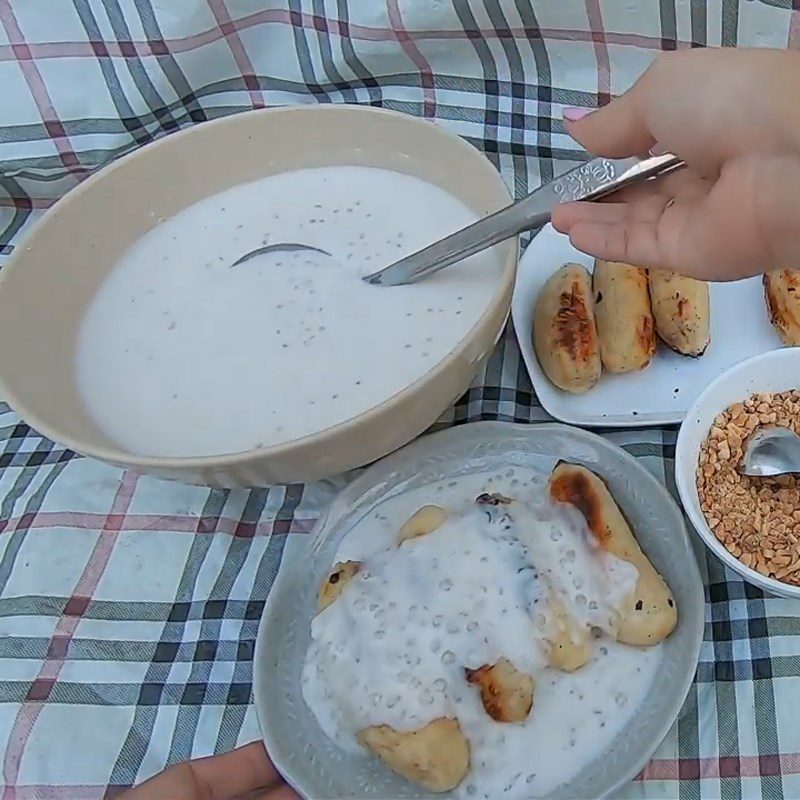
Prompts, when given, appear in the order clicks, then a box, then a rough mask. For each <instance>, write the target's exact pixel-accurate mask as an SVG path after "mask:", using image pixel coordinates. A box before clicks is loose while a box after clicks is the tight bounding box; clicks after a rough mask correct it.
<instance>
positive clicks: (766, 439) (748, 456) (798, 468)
mask: <svg viewBox="0 0 800 800" xmlns="http://www.w3.org/2000/svg"><path fill="white" fill-rule="evenodd" d="M739 472H740V473H741V474H742V475H750V476H753V477H757V478H770V477H774V476H776V475H788V474H791V473H800V436H798V435H797V434H796V433H795V432H794V431H793V430H791V429H790V428H783V427H780V426H779V425H769V426H764V427H762V428H758V429H757V430H756V431H754V432H753V434H752V435H751V436H749V437H748V439H747V441H746V442H745V449H744V458H742V463H741V464H740V466H739Z"/></svg>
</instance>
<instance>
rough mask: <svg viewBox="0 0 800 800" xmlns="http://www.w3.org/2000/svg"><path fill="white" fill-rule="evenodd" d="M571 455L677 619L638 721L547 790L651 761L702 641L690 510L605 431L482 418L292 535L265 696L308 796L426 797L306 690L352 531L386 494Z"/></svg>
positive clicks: (267, 735) (262, 703)
mask: <svg viewBox="0 0 800 800" xmlns="http://www.w3.org/2000/svg"><path fill="white" fill-rule="evenodd" d="M562 458H566V459H569V460H570V461H575V462H577V463H581V464H584V465H585V466H587V467H588V468H589V469H591V470H593V471H595V472H596V473H597V474H599V475H600V476H602V478H603V479H604V480H605V481H606V483H607V484H608V487H609V489H610V490H611V492H612V494H613V495H614V497H615V498H616V500H617V502H618V503H619V505H620V507H621V508H622V510H623V512H624V513H625V515H626V516H627V518H628V519H629V521H630V522H631V525H632V527H633V528H634V530H635V531H636V533H637V537H638V539H639V543H640V544H641V546H642V549H643V550H644V551H645V552H646V553H647V555H648V556H649V557H650V559H651V560H652V562H653V564H654V565H655V567H656V568H657V569H658V570H659V571H660V572H661V574H662V575H663V576H664V578H665V579H666V581H667V583H668V584H669V586H670V588H671V589H672V592H673V594H674V595H675V598H676V600H677V603H678V611H679V622H678V627H677V629H676V630H675V632H674V633H673V634H672V636H670V637H669V639H667V641H666V642H665V643H664V656H663V668H662V670H661V672H660V673H659V676H658V679H657V680H658V684H657V686H656V687H654V690H653V691H652V692H651V694H650V697H649V698H648V700H647V703H646V704H645V705H644V706H643V707H642V708H641V712H640V713H639V714H638V715H637V716H636V718H635V721H634V722H632V723H631V724H630V725H629V726H628V727H627V728H625V729H624V730H623V731H622V732H621V733H620V734H619V735H618V736H617V737H616V738H615V739H614V740H613V742H612V743H611V746H610V747H609V748H608V749H607V750H606V751H605V752H603V753H602V754H601V755H600V756H598V758H597V759H596V760H595V761H594V762H593V763H592V764H590V765H588V766H587V767H586V768H585V769H584V770H582V771H581V772H580V773H579V774H578V775H576V776H575V777H574V778H573V780H571V781H570V782H569V783H568V784H565V785H563V786H562V787H560V788H559V789H558V790H557V791H556V792H555V793H553V794H552V795H550V796H549V797H572V798H574V797H603V796H607V795H608V794H610V793H611V792H614V791H615V790H617V789H619V788H620V787H621V786H623V785H624V784H625V783H626V782H627V781H629V780H631V779H632V778H633V777H635V775H636V774H637V773H638V772H639V771H640V770H641V769H642V767H643V766H644V765H645V763H646V762H647V760H648V759H649V757H650V756H651V755H652V753H653V751H654V750H655V749H656V747H657V746H658V745H659V743H660V742H661V740H662V739H663V738H664V736H666V734H667V731H668V730H669V728H670V726H671V725H672V723H673V722H674V720H675V718H676V716H677V715H678V712H679V710H680V708H681V705H682V704H683V701H684V699H685V697H686V693H687V692H688V690H689V686H690V685H691V682H692V679H693V677H694V673H695V667H696V666H697V659H698V655H699V651H700V643H701V641H702V638H703V619H704V610H703V585H702V581H701V578H700V572H699V570H698V568H697V562H696V560H695V557H694V553H693V552H692V549H691V546H690V544H689V539H688V537H687V534H686V528H685V527H684V523H683V516H682V514H681V512H680V510H679V509H678V506H677V505H676V504H675V502H674V501H673V500H672V498H671V497H670V496H669V494H668V493H667V492H666V490H665V489H664V487H663V486H662V485H661V484H660V483H659V482H658V481H657V480H656V479H655V478H654V477H653V476H652V475H651V474H650V473H649V472H648V471H647V470H646V469H645V468H644V467H643V466H641V465H640V464H638V463H637V462H636V459H634V458H633V457H632V456H630V455H628V454H627V453H625V452H624V451H623V450H621V449H620V448H619V447H616V446H615V445H613V444H611V443H610V442H607V441H606V440H604V439H601V438H600V437H599V436H595V435H594V434H591V433H587V432H586V431H582V430H580V429H577V428H570V427H567V426H564V425H550V424H548V425H510V424H505V423H500V422H480V423H475V424H473V425H465V426H462V427H458V428H451V429H449V430H446V431H443V432H441V433H437V434H434V435H432V436H428V437H426V438H423V439H420V440H418V441H416V442H414V443H413V444H410V445H408V446H407V447H405V448H403V449H402V450H400V451H398V452H396V453H394V454H393V455H391V456H389V457H387V458H385V459H383V460H382V461H380V462H378V463H377V464H375V465H373V466H372V467H370V468H369V469H368V470H366V471H365V472H364V473H363V474H362V475H361V476H360V477H359V478H357V479H356V480H355V481H354V482H353V483H351V484H350V485H349V486H348V487H347V488H346V489H344V491H342V492H341V494H340V495H339V496H338V497H337V498H336V499H335V500H334V502H333V503H332V505H331V507H330V509H329V510H328V513H327V515H326V516H325V517H323V518H322V519H320V521H319V522H318V523H317V525H316V527H315V529H314V532H313V533H312V534H311V535H310V536H308V537H302V536H293V537H290V539H289V541H288V542H287V546H286V550H285V551H284V555H283V566H282V568H281V571H280V573H279V575H278V579H277V580H276V582H275V585H274V587H273V589H272V592H271V593H270V596H269V599H268V602H267V604H266V607H265V608H264V616H263V618H262V620H261V627H260V630H259V634H258V642H257V644H256V660H255V675H254V688H255V704H256V710H257V712H258V716H259V720H260V722H261V729H262V731H263V734H264V741H265V743H266V745H267V748H268V750H269V752H270V754H271V755H272V758H273V760H274V762H275V765H276V766H277V767H278V769H279V770H280V771H281V772H282V773H283V775H284V776H285V777H286V779H287V780H288V781H289V783H290V784H292V786H294V787H295V789H297V791H299V792H300V793H301V794H302V795H303V796H304V797H307V798H315V800H317V799H318V800H321V799H322V798H331V799H333V798H337V800H338V799H339V798H342V799H343V798H353V800H355V798H359V800H360V798H376V800H377V799H378V798H380V800H385V799H386V798H420V797H423V796H424V794H423V793H422V791H421V790H418V789H417V788H416V787H414V786H413V785H412V784H410V783H408V782H407V781H405V780H403V779H402V778H400V777H398V776H396V775H394V774H393V773H391V772H389V771H388V770H387V769H385V768H384V767H383V766H382V765H381V764H380V763H379V762H378V760H377V759H374V758H371V757H369V756H367V755H365V756H363V757H361V756H353V755H349V754H346V753H343V752H341V751H340V750H339V749H338V748H337V747H335V746H334V745H333V744H332V742H330V740H329V739H327V737H326V736H325V734H324V733H323V732H322V730H321V729H320V727H319V726H318V725H317V722H316V720H315V718H314V716H313V714H312V713H311V712H310V710H309V709H308V708H307V707H306V705H305V703H304V701H303V698H302V695H301V693H300V669H301V666H302V663H303V659H304V657H305V652H306V648H307V647H308V642H309V636H310V633H309V631H310V623H311V619H312V617H313V615H314V612H315V608H316V595H317V587H318V586H319V584H320V582H321V581H322V579H323V578H324V577H325V575H327V572H328V570H329V568H330V566H331V564H332V562H333V558H334V555H335V553H336V549H337V547H338V545H339V542H340V540H341V539H342V537H343V536H344V534H345V533H346V532H347V531H348V530H349V529H350V528H351V527H352V525H353V524H354V523H355V522H356V521H357V520H359V519H360V518H361V517H362V516H364V515H365V514H367V513H368V512H369V511H370V510H371V509H372V508H373V507H374V506H375V505H377V504H378V503H380V502H381V501H382V500H384V499H386V497H388V496H391V495H393V494H397V493H399V492H402V491H404V490H406V489H410V488H415V487H418V486H423V485H425V484H428V483H432V482H434V481H437V480H441V479H443V478H447V477H449V476H457V475H461V474H466V473H474V472H476V471H484V470H488V469H491V468H492V467H493V466H495V465H497V466H500V465H504V466H511V465H519V466H531V467H534V468H537V467H538V468H539V469H541V470H543V471H545V472H549V471H550V470H551V469H552V468H553V466H554V465H555V463H556V461H558V460H559V459H562ZM440 796H441V795H440ZM444 796H445V797H446V796H447V795H444Z"/></svg>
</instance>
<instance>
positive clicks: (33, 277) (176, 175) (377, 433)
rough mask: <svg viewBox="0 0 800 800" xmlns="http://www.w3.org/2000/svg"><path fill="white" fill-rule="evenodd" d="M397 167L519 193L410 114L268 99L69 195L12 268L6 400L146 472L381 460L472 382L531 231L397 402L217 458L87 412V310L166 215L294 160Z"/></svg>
mask: <svg viewBox="0 0 800 800" xmlns="http://www.w3.org/2000/svg"><path fill="white" fill-rule="evenodd" d="M336 164H357V165H363V166H373V167H384V168H388V169H394V170H397V171H399V172H405V173H408V174H411V175H416V176H418V177H421V178H424V179H425V180H427V181H430V182H432V183H435V184H438V185H439V186H440V187H442V188H443V189H445V190H447V191H449V192H450V193H451V194H453V195H455V196H456V197H458V198H460V199H461V200H462V201H463V202H465V203H466V204H467V205H468V206H470V207H471V208H472V209H473V210H474V211H475V212H476V213H478V214H481V215H486V214H488V213H491V212H493V211H496V210H497V209H499V208H501V207H502V206H504V205H507V204H508V203H509V202H510V197H509V194H508V190H507V189H506V187H505V185H504V184H503V182H502V180H501V178H500V176H499V174H498V173H497V171H496V170H495V169H494V167H493V166H492V165H491V164H490V163H489V161H487V160H486V158H484V156H482V155H481V154H480V153H479V152H478V151H477V150H475V149H474V148H473V147H471V146H470V145H469V144H467V143H466V142H465V141H463V140H462V139H459V138H458V137H456V136H453V135H451V134H448V133H445V132H444V131H442V130H441V129H440V128H438V127H437V126H436V125H434V124H431V123H428V122H422V121H420V120H417V119H414V118H412V117H408V116H405V115H402V114H396V113H392V112H387V111H382V110H377V109H371V108H359V107H355V106H353V107H348V106H314V107H306V108H292V109H274V110H272V109H271V110H267V111H253V112H247V113H243V114H237V115H234V116H230V117H226V118H224V119H220V120H217V121H214V122H208V123H205V124H203V125H199V126H197V127H195V128H192V129H190V130H187V131H185V132H182V133H177V134H174V135H172V136H168V137H166V138H165V139H162V140H161V141H159V142H157V143H155V144H151V145H148V146H147V147H145V148H143V149H141V150H138V151H137V152H135V153H133V154H131V155H129V156H127V157H125V158H122V159H120V160H119V161H117V162H115V163H114V164H112V165H111V166H109V167H108V168H106V169H104V170H102V171H101V172H100V173H99V174H97V175H96V176H93V177H92V178H90V179H89V180H87V181H86V182H85V183H83V184H81V186H79V187H78V188H77V189H75V190H74V191H72V192H70V193H69V194H68V195H67V197H66V198H65V199H64V200H62V201H61V202H59V203H57V204H56V205H55V206H54V207H53V208H52V209H51V210H50V211H49V212H48V213H47V214H45V216H44V217H43V219H42V220H41V221H40V222H39V224H38V225H37V226H36V227H35V229H34V230H33V231H32V233H31V234H30V235H29V236H28V237H27V238H26V239H24V240H23V241H22V242H21V243H20V245H19V246H18V247H17V249H16V251H15V254H14V256H13V257H12V259H11V260H10V261H9V263H8V264H7V266H6V267H5V268H4V269H3V271H2V273H0V397H4V398H5V399H6V400H7V401H8V402H9V403H11V405H12V406H13V407H14V408H15V409H16V411H17V412H19V414H20V415H21V416H22V417H23V418H24V419H25V420H26V421H27V422H28V424H30V425H31V426H32V427H33V428H35V429H36V430H38V431H39V432H40V433H42V434H43V435H45V436H47V437H49V438H51V439H54V440H56V441H58V442H61V443H63V444H64V445H66V446H67V447H69V448H71V449H73V450H75V451H77V452H79V453H83V454H85V455H88V456H93V457H95V458H99V459H102V460H103V461H107V462H110V463H112V464H116V465H119V466H124V467H129V468H131V469H134V470H137V471H139V472H143V473H149V474H153V475H158V476H160V477H164V478H172V479H176V480H180V481H185V482H188V483H201V484H207V485H212V486H226V487H232V486H262V485H267V484H270V483H288V482H294V481H307V480H313V479H317V478H321V477H324V476H329V475H332V474H335V473H338V472H342V471H344V470H348V469H352V468H354V467H358V466H361V465H363V464H366V463H368V462H371V461H373V460H375V459H377V458H380V457H381V456H384V455H386V454H387V453H389V452H391V451H393V450H396V449H397V448H398V447H400V446H402V445H404V444H406V443H407V442H408V441H410V440H411V439H413V438H414V437H415V436H417V435H418V434H420V433H422V432H423V431H424V430H425V429H426V428H427V427H428V426H429V425H430V424H431V423H432V422H434V421H435V420H436V418H437V416H438V415H439V414H441V413H442V412H443V411H444V410H445V409H446V408H447V407H448V405H449V404H450V403H452V402H453V401H454V400H455V399H456V398H457V397H458V396H459V395H460V394H461V393H462V392H463V391H464V390H466V388H467V387H468V386H469V383H470V381H471V380H472V378H473V377H474V376H475V374H476V373H477V371H478V369H479V367H480V365H481V363H482V362H483V361H484V359H485V358H486V357H487V356H488V355H489V353H490V352H491V350H492V349H493V347H494V345H495V343H496V342H497V340H498V338H499V336H500V334H501V332H502V329H503V326H504V324H505V321H506V318H507V316H508V312H509V307H510V303H511V293H512V289H513V284H514V273H515V268H516V261H517V244H516V242H515V241H512V242H508V243H506V244H505V245H503V250H502V255H503V258H504V260H505V271H504V273H503V278H502V280H501V281H500V283H499V285H498V288H497V291H496V293H495V295H494V296H493V297H487V298H486V310H485V312H484V314H483V315H482V317H481V318H480V320H479V321H478V323H477V324H476V325H475V327H474V328H473V329H472V330H471V331H470V332H469V335H468V336H467V337H465V338H464V340H463V341H461V342H460V344H459V345H458V347H457V348H456V349H455V350H454V351H453V352H452V353H450V354H449V355H448V356H447V357H446V358H445V359H444V360H442V361H441V362H440V363H439V364H437V365H436V366H435V367H434V368H433V369H431V370H430V372H428V373H427V374H426V375H425V376H424V377H423V378H422V379H420V380H419V381H417V382H416V383H414V384H412V385H411V386H408V387H407V388H406V389H404V390H403V391H402V392H400V393H399V394H397V395H395V396H393V397H392V398H390V399H389V400H387V401H386V402H385V403H383V404H382V405H380V406H378V407H376V408H373V409H371V410H370V411H368V412H366V413H364V414H361V415H360V416H357V417H355V418H353V419H351V420H349V421H347V422H343V423H341V424H339V425H336V426H335V427H332V428H329V429H327V430H325V431H322V432H321V433H318V434H315V435H312V436H307V437H305V438H302V439H298V440H296V441H293V442H289V443H286V444H281V445H276V446H274V447H268V448H262V449H259V450H254V451H248V452H243V453H235V454H233V455H225V456H212V457H204V458H161V457H159V458H146V457H142V456H139V455H134V454H131V453H128V452H126V451H125V450H123V449H120V448H119V447H118V446H117V445H115V444H114V443H113V442H111V441H109V439H108V438H107V437H106V436H104V435H103V434H102V433H101V432H100V431H99V430H98V428H97V427H96V426H95V425H94V423H93V422H92V420H91V419H89V417H88V416H87V415H86V413H85V412H84V410H83V407H82V405H81V401H80V399H79V395H78V392H77V388H76V384H75V379H74V372H73V360H74V350H75V343H76V338H77V333H78V328H79V325H80V322H81V320H82V318H83V315H84V312H85V310H86V308H87V306H88V305H89V303H90V301H91V299H92V297H93V295H94V294H95V292H96V291H97V289H98V287H99V286H100V284H101V282H102V281H103V279H104V278H105V276H106V275H107V273H108V272H109V270H110V269H111V267H112V266H113V265H114V263H115V262H116V260H117V259H118V258H119V256H120V255H121V254H122V253H123V251H124V250H125V249H126V248H127V247H128V246H129V245H130V244H131V243H132V242H134V241H135V240H136V239H138V238H139V237H140V236H142V235H143V234H144V233H146V232H147V231H148V230H149V229H150V228H152V227H153V225H155V224H156V221H157V219H158V218H159V217H169V216H171V215H174V214H175V213H177V212H178V211H180V210H181V209H182V208H185V207H186V206H188V205H191V204H192V203H194V202H196V201H197V200H200V199H201V198H203V197H207V196H208V195H211V194H215V193H216V192H220V191H222V190H224V189H227V188H229V187H231V186H235V185H236V184H239V183H244V182H247V181H252V180H256V179H257V178H261V177H265V176H267V175H272V174H275V173H278V172H285V171H287V170H292V169H297V168H303V167H319V166H329V165H336Z"/></svg>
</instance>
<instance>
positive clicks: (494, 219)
mask: <svg viewBox="0 0 800 800" xmlns="http://www.w3.org/2000/svg"><path fill="white" fill-rule="evenodd" d="M683 166H685V165H684V162H683V161H681V160H680V159H679V158H678V157H677V156H674V155H672V154H671V153H663V154H661V155H657V156H649V157H648V158H643V159H639V158H633V157H632V158H618V159H613V158H594V159H592V160H591V161H587V162H586V163H585V164H581V165H580V166H579V167H575V168H574V169H571V170H569V171H568V172H565V173H564V174H563V175H559V177H557V178H556V179H555V180H553V181H551V182H550V183H546V184H544V185H543V186H540V187H539V188H538V189H537V190H536V191H534V192H532V193H531V194H529V195H528V196H527V197H523V198H522V199H521V200H517V202H516V203H512V204H511V205H510V206H506V208H504V209H502V210H501V211H498V212H496V213H494V214H492V215H491V216H489V217H485V218H484V219H482V220H480V221H479V222H476V223H474V224H473V225H470V226H468V227H466V228H464V229H463V230H460V231H458V232H457V233H454V234H452V235H451V236H448V237H446V238H445V239H442V240H441V241H439V242H435V243H434V244H432V245H429V246H428V247H426V248H424V249H423V250H420V251H419V252H418V253H414V254H413V255H410V256H407V257H406V258H403V259H401V260H400V261H397V262H396V263H394V264H392V265H391V266H389V267H386V268H385V269H382V270H380V271H379V272H375V273H373V274H372V275H366V276H365V277H364V280H365V281H367V283H374V284H378V285H380V286H400V285H401V284H405V283H414V282H415V281H418V280H419V279H420V278H424V277H426V276H427V275H433V274H434V273H435V272H438V271H439V270H441V269H444V268H445V267H448V266H450V265H451V264H453V263H455V262H456V261H460V260H461V259H462V258H466V257H467V256H471V255H472V254H473V253H477V252H480V251H481V250H486V249H487V248H489V247H492V245H495V244H498V243H499V242H502V241H505V240H506V239H510V238H511V237H512V236H516V235H517V234H520V233H522V232H523V231H529V230H532V229H533V228H539V227H541V226H542V225H544V224H545V223H547V222H549V221H550V215H551V214H552V213H553V209H554V208H555V207H556V206H557V205H558V204H559V203H566V202H568V201H571V200H599V199H600V198H602V197H607V196H608V195H610V194H613V193H614V192H616V191H619V190H620V189H623V188H625V187H627V186H632V185H633V184H635V183H640V182H641V181H645V180H648V179H652V178H658V177H661V176H662V175H666V174H667V173H669V172H672V171H673V170H676V169H680V168H681V167H683Z"/></svg>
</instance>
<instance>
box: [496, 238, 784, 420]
mask: <svg viewBox="0 0 800 800" xmlns="http://www.w3.org/2000/svg"><path fill="white" fill-rule="evenodd" d="M568 262H574V263H577V264H583V265H584V266H585V267H586V268H587V269H588V270H589V271H590V272H591V271H592V268H593V265H594V259H593V258H591V257H590V256H587V255H585V254H584V253H581V252H579V251H578V250H576V249H575V248H574V247H573V246H572V245H571V244H570V243H569V239H568V238H567V237H566V236H563V235H562V234H560V233H558V232H556V231H555V230H554V229H553V227H552V226H551V225H547V226H545V227H544V228H543V229H542V231H541V233H539V234H538V235H537V236H536V237H535V238H534V239H533V241H532V242H531V243H530V245H528V248H527V250H526V251H525V254H524V255H523V256H522V259H521V261H520V264H519V269H518V271H517V283H516V286H515V287H514V300H513V304H512V317H513V320H514V329H515V330H516V333H517V339H518V340H519V345H520V349H521V350H522V357H523V358H524V360H525V365H526V366H527V368H528V374H529V375H530V377H531V381H532V383H533V388H534V389H535V391H536V394H537V396H538V397H539V400H540V402H541V404H542V406H543V407H544V409H545V410H546V411H547V412H548V413H549V414H550V415H551V416H553V417H555V418H556V419H560V420H562V421H563V422H568V423H571V424H572V425H585V426H587V427H599V426H609V427H630V426H642V427H644V426H647V425H665V424H670V423H677V422H681V421H683V418H684V416H685V414H686V412H687V410H688V409H689V406H691V404H692V402H693V401H694V399H695V398H696V397H697V395H699V394H700V392H701V391H702V390H703V388H705V386H706V385H707V384H708V383H710V382H711V381H712V380H713V379H714V378H716V377H717V375H719V374H720V373H721V372H724V371H725V370H726V369H727V368H728V367H730V366H732V365H733V364H736V363H737V362H739V361H742V360H743V359H745V358H749V357H750V356H754V355H757V354H758V353H764V352H766V351H768V350H775V349H777V348H779V347H780V346H781V342H780V339H779V338H778V335H777V333H775V331H774V330H773V328H772V325H771V324H770V322H769V318H768V316H767V310H766V306H765V304H764V291H763V288H762V285H761V278H750V279H748V280H744V281H738V282H736V283H714V284H711V344H710V345H709V346H708V349H707V350H706V352H705V354H704V355H703V356H702V357H700V358H687V357H686V356H681V355H678V354H677V353H675V352H673V351H672V350H669V349H668V348H667V347H665V346H664V345H663V343H661V342H659V348H658V352H657V353H656V355H655V356H654V357H653V361H652V362H651V364H650V366H649V367H647V369H645V370H643V371H641V372H634V373H628V374H625V375H610V374H608V373H603V376H602V377H601V378H600V381H599V383H598V384H597V385H596V386H594V387H593V388H592V389H590V390H589V391H588V392H586V393H585V394H569V393H568V392H563V391H561V389H558V388H556V387H555V386H553V384H552V383H550V381H549V380H548V379H547V377H546V375H545V374H544V372H543V371H542V368H541V366H540V365H539V361H538V359H537V358H536V353H535V352H534V349H533V344H532V342H531V331H532V329H533V307H534V304H535V302H536V298H537V297H538V295H539V292H540V291H541V289H542V287H543V286H544V284H545V283H546V282H547V279H548V278H549V277H550V276H551V275H552V274H553V273H554V272H555V271H556V270H557V269H558V268H559V267H561V266H563V265H564V264H566V263H568Z"/></svg>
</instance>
